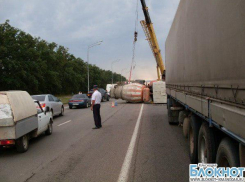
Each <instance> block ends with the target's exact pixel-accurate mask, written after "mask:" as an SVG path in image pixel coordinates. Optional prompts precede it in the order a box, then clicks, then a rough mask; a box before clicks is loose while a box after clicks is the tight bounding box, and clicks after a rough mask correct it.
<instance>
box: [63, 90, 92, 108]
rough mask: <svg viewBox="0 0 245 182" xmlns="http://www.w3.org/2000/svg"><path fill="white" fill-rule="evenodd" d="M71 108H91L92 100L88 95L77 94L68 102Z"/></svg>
mask: <svg viewBox="0 0 245 182" xmlns="http://www.w3.org/2000/svg"><path fill="white" fill-rule="evenodd" d="M68 104H69V108H70V109H72V107H73V106H75V107H77V108H78V107H89V106H91V100H90V98H88V96H87V95H86V94H77V95H73V97H72V98H71V99H70V100H69V102H68Z"/></svg>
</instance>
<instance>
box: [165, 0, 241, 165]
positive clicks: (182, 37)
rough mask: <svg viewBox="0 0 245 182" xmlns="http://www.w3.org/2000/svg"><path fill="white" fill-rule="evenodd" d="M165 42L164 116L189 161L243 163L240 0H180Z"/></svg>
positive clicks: (224, 163)
mask: <svg viewBox="0 0 245 182" xmlns="http://www.w3.org/2000/svg"><path fill="white" fill-rule="evenodd" d="M165 46H166V47H165V53H166V55H165V56H166V58H165V59H166V92H167V100H168V101H167V102H168V103H167V109H168V122H169V124H175V123H179V124H180V125H182V126H183V134H184V136H185V137H187V138H188V143H189V155H190V160H191V163H217V164H218V166H220V167H233V166H234V167H239V166H241V167H245V1H243V0H242V1H241V0H181V1H180V4H179V7H178V10H177V13H176V15H175V18H174V21H173V24H172V26H171V29H170V32H169V35H168V37H167V40H166V45H165Z"/></svg>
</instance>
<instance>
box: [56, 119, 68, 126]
mask: <svg viewBox="0 0 245 182" xmlns="http://www.w3.org/2000/svg"><path fill="white" fill-rule="evenodd" d="M70 122H71V120H69V121H66V122H64V123H61V124H59V125H58V126H62V125H64V124H67V123H70Z"/></svg>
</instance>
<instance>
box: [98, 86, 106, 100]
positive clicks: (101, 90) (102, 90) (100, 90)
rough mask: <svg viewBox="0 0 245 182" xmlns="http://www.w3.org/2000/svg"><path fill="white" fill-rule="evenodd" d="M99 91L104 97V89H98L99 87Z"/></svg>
mask: <svg viewBox="0 0 245 182" xmlns="http://www.w3.org/2000/svg"><path fill="white" fill-rule="evenodd" d="M99 92H100V93H101V96H102V97H104V94H105V92H104V89H102V88H100V89H99ZM101 99H102V98H101Z"/></svg>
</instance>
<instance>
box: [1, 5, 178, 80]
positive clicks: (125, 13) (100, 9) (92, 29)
mask: <svg viewBox="0 0 245 182" xmlns="http://www.w3.org/2000/svg"><path fill="white" fill-rule="evenodd" d="M136 3H137V0H21V1H20V0H0V23H3V22H5V20H6V19H9V20H10V24H11V25H12V26H14V27H17V28H19V29H21V30H24V31H25V32H27V33H30V34H31V35H33V36H35V37H40V38H42V39H44V40H47V41H48V42H55V43H57V44H59V45H63V46H65V47H67V48H68V49H69V52H70V53H72V54H74V55H75V56H76V57H81V58H82V59H83V60H84V61H87V46H88V45H90V44H93V43H94V42H97V41H99V40H103V43H102V44H101V45H100V46H96V47H94V48H92V49H90V63H92V64H95V65H97V66H99V67H101V68H103V69H107V70H111V62H112V61H114V60H116V59H121V61H120V62H118V63H116V64H115V65H114V66H113V71H115V72H117V73H121V70H122V69H123V68H128V70H129V68H130V65H131V60H132V47H133V36H134V27H135V25H134V24H135V19H136V15H135V10H136ZM138 3H139V4H138V12H139V21H140V20H142V19H144V16H143V12H142V7H141V3H140V0H138ZM146 4H147V6H148V7H149V12H150V16H151V19H152V22H153V24H154V28H155V31H156V34H157V38H158V41H159V44H160V48H161V50H162V54H163V58H164V57H165V52H164V47H165V40H166V37H167V35H168V32H169V29H170V26H171V24H172V21H173V19H174V15H175V13H176V10H177V7H178V4H179V0H146ZM138 32H139V33H138V35H139V36H138V41H137V43H136V55H135V61H136V67H135V70H134V71H133V79H156V78H157V74H156V63H155V60H154V57H153V55H152V53H151V50H150V47H149V45H148V42H147V41H146V40H145V35H144V33H143V30H142V27H141V25H140V23H138ZM123 75H124V76H126V77H128V76H129V73H127V71H124V73H123Z"/></svg>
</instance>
